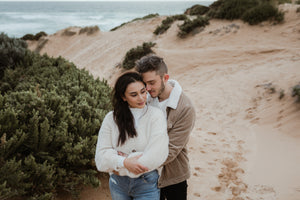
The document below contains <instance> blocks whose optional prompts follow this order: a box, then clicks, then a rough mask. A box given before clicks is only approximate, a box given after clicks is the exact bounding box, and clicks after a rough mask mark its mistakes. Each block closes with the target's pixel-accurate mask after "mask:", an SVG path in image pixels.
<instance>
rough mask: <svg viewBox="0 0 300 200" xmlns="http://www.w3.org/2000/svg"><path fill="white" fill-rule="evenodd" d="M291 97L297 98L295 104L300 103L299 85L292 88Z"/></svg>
mask: <svg viewBox="0 0 300 200" xmlns="http://www.w3.org/2000/svg"><path fill="white" fill-rule="evenodd" d="M292 96H293V97H296V98H297V99H296V102H300V84H298V85H295V86H294V87H293V90H292Z"/></svg>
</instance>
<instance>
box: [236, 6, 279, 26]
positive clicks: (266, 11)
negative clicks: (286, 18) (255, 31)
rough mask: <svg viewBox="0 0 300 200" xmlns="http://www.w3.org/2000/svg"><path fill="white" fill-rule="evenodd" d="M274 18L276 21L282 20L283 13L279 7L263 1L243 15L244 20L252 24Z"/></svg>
mask: <svg viewBox="0 0 300 200" xmlns="http://www.w3.org/2000/svg"><path fill="white" fill-rule="evenodd" d="M271 18H273V19H274V21H277V22H282V21H283V13H282V12H279V11H278V9H277V8H275V7H274V6H272V5H271V4H268V3H262V4H260V5H258V6H256V7H254V8H252V9H249V10H248V11H247V12H246V13H245V14H244V15H243V16H242V20H243V21H245V22H248V23H249V24H250V25H255V24H258V23H260V22H263V21H266V20H268V19H271Z"/></svg>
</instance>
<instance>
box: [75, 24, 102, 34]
mask: <svg viewBox="0 0 300 200" xmlns="http://www.w3.org/2000/svg"><path fill="white" fill-rule="evenodd" d="M98 31H100V29H99V27H98V26H88V27H84V28H82V29H80V31H79V34H83V33H87V35H92V34H93V33H96V32H98Z"/></svg>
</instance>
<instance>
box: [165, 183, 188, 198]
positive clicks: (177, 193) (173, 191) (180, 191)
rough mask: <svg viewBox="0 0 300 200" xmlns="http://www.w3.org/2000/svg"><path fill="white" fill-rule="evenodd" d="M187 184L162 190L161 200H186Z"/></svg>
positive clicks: (178, 184)
mask: <svg viewBox="0 0 300 200" xmlns="http://www.w3.org/2000/svg"><path fill="white" fill-rule="evenodd" d="M187 186H188V185H187V182H186V181H183V182H181V183H177V184H175V185H170V186H167V187H164V188H161V189H160V200H165V199H167V200H186V199H187V197H186V196H187Z"/></svg>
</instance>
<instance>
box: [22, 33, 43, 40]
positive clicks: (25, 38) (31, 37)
mask: <svg viewBox="0 0 300 200" xmlns="http://www.w3.org/2000/svg"><path fill="white" fill-rule="evenodd" d="M43 36H47V33H45V32H44V31H41V32H38V33H37V34H35V35H33V34H26V35H24V36H23V37H21V39H22V40H36V41H37V40H39V39H40V38H41V37H43Z"/></svg>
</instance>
